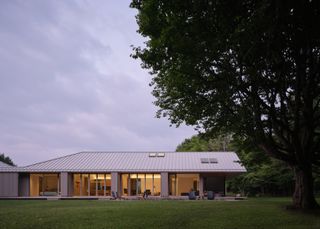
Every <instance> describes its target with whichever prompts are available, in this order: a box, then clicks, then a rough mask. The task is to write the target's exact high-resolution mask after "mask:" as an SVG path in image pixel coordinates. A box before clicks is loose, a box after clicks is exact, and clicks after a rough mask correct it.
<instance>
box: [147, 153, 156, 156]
mask: <svg viewBox="0 0 320 229" xmlns="http://www.w3.org/2000/svg"><path fill="white" fill-rule="evenodd" d="M156 156H157V154H156V153H149V157H156Z"/></svg>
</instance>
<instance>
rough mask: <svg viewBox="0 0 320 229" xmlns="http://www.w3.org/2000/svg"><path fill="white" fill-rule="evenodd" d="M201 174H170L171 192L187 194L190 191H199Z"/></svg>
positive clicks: (181, 194)
mask: <svg viewBox="0 0 320 229" xmlns="http://www.w3.org/2000/svg"><path fill="white" fill-rule="evenodd" d="M199 180H200V179H199V174H191V173H190V174H188V173H186V174H170V175H169V194H170V195H174V196H187V195H188V194H189V192H190V191H195V192H196V194H197V193H198V192H199Z"/></svg>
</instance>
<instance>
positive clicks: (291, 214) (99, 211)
mask: <svg viewBox="0 0 320 229" xmlns="http://www.w3.org/2000/svg"><path fill="white" fill-rule="evenodd" d="M289 204H290V199H289V198H264V199H262V198H261V199H260V198H259V199H258V198H257V199H256V198H254V199H249V200H246V201H165V200H163V201H97V200H69V201H40V200H39V201H33V200H2V201H0V228H1V229H5V228H59V229H62V228H77V229H78V228H144V229H145V228H197V229H201V228H214V229H219V228H230V229H237V228H245V229H250V228H271V229H276V228H293V229H296V228H308V229H309V228H320V214H319V212H318V213H312V214H310V213H309V214H307V213H302V212H297V211H292V210H286V209H285V206H286V205H289Z"/></svg>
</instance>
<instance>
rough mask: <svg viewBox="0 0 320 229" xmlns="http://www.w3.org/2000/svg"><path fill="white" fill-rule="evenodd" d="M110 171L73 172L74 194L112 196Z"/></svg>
mask: <svg viewBox="0 0 320 229" xmlns="http://www.w3.org/2000/svg"><path fill="white" fill-rule="evenodd" d="M110 190H111V175H110V173H99V174H94V173H92V174H82V173H81V174H73V195H74V196H105V195H106V196H110V195H111V192H110Z"/></svg>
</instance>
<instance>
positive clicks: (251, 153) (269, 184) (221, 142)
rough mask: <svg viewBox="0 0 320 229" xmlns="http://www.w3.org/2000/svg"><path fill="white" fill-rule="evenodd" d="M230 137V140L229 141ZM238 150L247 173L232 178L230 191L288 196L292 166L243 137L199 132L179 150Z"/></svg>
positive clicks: (229, 184)
mask: <svg viewBox="0 0 320 229" xmlns="http://www.w3.org/2000/svg"><path fill="white" fill-rule="evenodd" d="M225 139H228V141H225ZM224 147H225V149H226V150H228V151H236V153H237V155H238V156H239V158H240V161H241V163H242V164H243V166H245V167H246V169H247V173H245V174H242V175H240V176H237V177H235V178H232V179H229V180H228V181H227V188H228V191H229V192H233V193H241V194H242V195H246V196H248V195H249V196H252V195H268V196H288V195H291V194H292V190H293V173H292V170H291V168H290V167H289V166H287V165H286V164H285V163H284V162H282V161H279V160H277V159H273V158H270V157H268V156H267V155H266V154H265V153H263V152H262V151H261V150H259V149H257V147H256V146H254V145H251V144H250V142H248V141H246V140H243V139H232V138H231V136H230V135H228V137H227V138H226V136H217V135H216V137H215V138H212V139H208V138H204V137H203V136H201V135H195V136H192V137H191V138H188V139H185V140H184V141H183V142H182V143H181V144H179V145H178V146H177V149H176V151H179V152H183V151H185V152H190V151H199V152H201V151H224V150H223V149H224ZM317 190H320V189H317Z"/></svg>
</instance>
